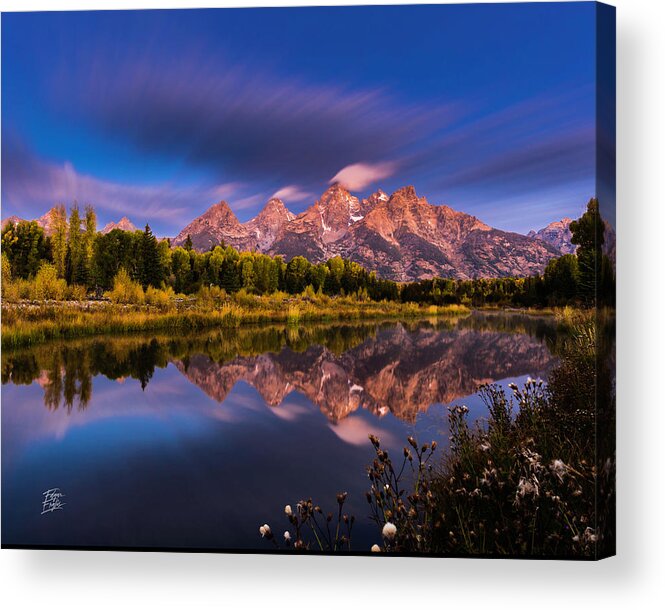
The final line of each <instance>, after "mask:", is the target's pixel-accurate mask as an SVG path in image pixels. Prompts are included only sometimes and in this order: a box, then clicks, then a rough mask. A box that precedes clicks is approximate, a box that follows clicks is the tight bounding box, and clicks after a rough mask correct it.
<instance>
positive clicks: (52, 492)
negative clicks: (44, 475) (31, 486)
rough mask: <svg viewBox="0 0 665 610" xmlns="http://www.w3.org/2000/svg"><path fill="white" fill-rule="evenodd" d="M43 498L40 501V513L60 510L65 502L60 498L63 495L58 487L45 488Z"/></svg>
mask: <svg viewBox="0 0 665 610" xmlns="http://www.w3.org/2000/svg"><path fill="white" fill-rule="evenodd" d="M42 495H43V496H44V500H43V501H42V515H43V514H45V513H52V512H53V511H54V510H62V507H63V506H64V505H65V503H64V502H63V501H62V498H64V497H65V494H63V493H62V492H61V491H60V488H59V487H54V488H53V489H47V490H46V491H45V492H44V493H43V494H42Z"/></svg>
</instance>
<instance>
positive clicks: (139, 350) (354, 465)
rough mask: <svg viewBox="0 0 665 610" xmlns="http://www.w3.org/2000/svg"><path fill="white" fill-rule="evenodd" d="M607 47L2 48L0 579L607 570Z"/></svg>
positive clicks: (527, 15) (610, 80)
mask: <svg viewBox="0 0 665 610" xmlns="http://www.w3.org/2000/svg"><path fill="white" fill-rule="evenodd" d="M614 29H615V23H614V9H613V8H612V7H609V6H606V5H601V4H597V3H593V2H579V3H577V2H573V3H526V4H491V5H483V4H477V5H473V4H471V5H431V6H388V7H385V6H384V7H382V6H374V7H346V8H341V7H318V8H317V7H314V8H275V9H258V8H257V9H233V10H231V9H214V10H163V11H143V10H136V11H105V12H94V11H91V12H51V13H45V12H42V13H39V12H37V13H5V14H3V15H2V545H3V546H4V547H9V548H26V547H27V548H44V549H48V548H71V549H121V550H127V551H131V550H168V551H210V552H254V553H301V554H316V553H335V554H337V553H339V554H367V555H370V556H371V557H377V558H379V557H387V556H391V555H417V556H424V557H428V556H435V557H446V556H471V557H491V558H500V557H523V558H542V557H548V558H566V559H598V558H602V557H605V556H608V555H611V554H613V553H614V547H615V535H614V514H615V512H614V506H615V497H614V472H615V452H614V404H615V402H614V395H615V392H614V374H613V369H614V302H615V299H614V294H615V289H614V284H615V279H614V278H615V273H614V269H615V259H616V251H615V236H616V222H615V195H614V132H615V129H614V97H615V91H614V89H615V84H614V55H615V44H614ZM379 561H380V559H379Z"/></svg>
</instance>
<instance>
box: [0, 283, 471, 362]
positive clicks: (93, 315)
mask: <svg viewBox="0 0 665 610" xmlns="http://www.w3.org/2000/svg"><path fill="white" fill-rule="evenodd" d="M470 312H471V310H470V309H469V308H468V307H465V306H460V305H450V306H432V305H430V306H420V305H415V304H413V303H395V302H388V301H383V302H372V301H357V300H355V299H352V298H349V297H340V298H325V299H307V298H287V299H282V298H271V297H253V296H248V295H245V296H243V297H242V298H241V299H220V300H200V299H187V300H181V301H179V302H173V303H171V304H169V305H168V306H166V307H159V306H154V305H119V304H112V303H108V302H104V301H66V302H42V303H39V302H34V301H26V302H22V303H16V304H7V303H4V304H3V306H2V348H3V349H13V348H19V347H26V346H30V345H36V344H39V343H43V342H45V341H50V340H52V339H70V338H75V337H85V336H94V335H103V334H109V333H134V332H140V331H147V330H169V331H184V330H201V329H206V328H237V327H239V326H241V325H242V326H245V325H253V324H266V323H274V322H280V323H287V324H293V325H297V324H299V323H300V322H334V321H348V320H381V319H391V318H419V317H423V318H424V317H435V316H463V315H468V314H469V313H470Z"/></svg>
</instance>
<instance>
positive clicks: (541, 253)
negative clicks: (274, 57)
mask: <svg viewBox="0 0 665 610" xmlns="http://www.w3.org/2000/svg"><path fill="white" fill-rule="evenodd" d="M19 220H20V219H19V218H18V217H15V216H12V217H11V218H7V219H5V220H4V221H3V223H2V225H3V227H4V226H5V225H6V224H7V223H8V222H18V221H19ZM36 222H37V224H39V225H40V226H41V227H43V228H44V231H45V232H46V234H47V235H48V234H50V233H51V232H52V228H51V224H52V223H51V211H49V212H47V213H46V214H44V215H43V216H42V217H40V218H38V219H37V221H36ZM570 223H571V219H570V218H563V219H561V220H559V221H555V222H552V223H551V224H549V225H548V226H546V227H544V228H542V229H540V230H539V231H531V232H529V234H527V235H522V234H519V233H513V232H508V231H502V230H499V229H495V228H492V227H490V226H489V225H487V224H485V223H484V222H482V221H481V220H479V219H478V218H476V217H475V216H471V215H469V214H465V213H463V212H459V211H456V210H454V209H452V208H450V207H448V206H446V205H433V204H431V203H429V202H428V201H427V199H426V198H425V197H419V196H418V195H417V193H416V190H415V188H414V187H413V186H406V187H403V188H401V189H398V190H397V191H395V192H394V193H393V194H392V195H388V194H387V193H385V192H384V191H382V190H380V189H379V190H377V191H376V192H375V193H373V194H372V195H370V196H369V197H366V198H363V199H359V198H358V197H355V196H354V195H352V194H351V193H350V192H349V191H348V190H347V189H346V188H344V187H343V186H342V185H341V184H333V185H332V186H330V187H329V188H328V189H327V190H326V191H325V192H324V193H323V194H322V195H321V197H320V198H319V199H318V200H317V201H315V202H314V203H313V204H312V205H311V206H310V207H308V208H307V209H306V210H305V211H303V212H302V213H300V214H297V215H296V214H293V213H292V212H290V211H289V210H288V209H287V208H286V206H285V205H284V202H283V201H282V200H281V199H278V198H275V197H273V198H271V199H270V200H269V201H268V202H267V203H266V205H265V206H264V208H263V209H262V210H261V212H259V214H258V215H257V216H256V217H254V218H252V219H251V220H249V221H247V222H244V223H241V222H240V221H239V220H238V218H237V217H236V216H235V214H234V213H233V211H232V210H231V208H230V206H229V205H228V203H227V202H225V201H220V202H219V203H216V204H214V205H213V206H211V207H210V208H209V209H208V210H206V211H205V212H204V213H203V214H201V215H200V216H198V217H197V218H195V219H194V220H192V222H190V223H189V224H188V225H187V226H185V227H184V228H183V229H182V230H181V231H180V232H179V233H178V235H177V236H176V237H175V238H173V239H172V240H171V243H172V245H173V246H182V245H184V244H185V242H186V241H187V237H188V236H189V238H190V239H191V242H192V246H193V248H194V249H195V250H197V251H201V252H203V251H207V250H210V249H211V248H212V247H214V246H216V245H219V244H222V243H224V244H226V245H231V246H233V247H234V248H236V249H238V250H240V251H256V252H262V253H265V254H270V255H280V256H282V257H284V259H285V260H287V261H288V260H291V259H292V258H293V257H295V256H298V255H300V256H304V257H306V258H307V259H308V260H310V261H311V262H314V263H318V262H323V261H326V260H328V259H330V258H332V257H334V256H343V257H344V258H348V259H351V260H353V261H355V262H358V263H360V264H361V265H362V266H364V267H365V268H366V269H368V270H370V271H376V273H377V275H378V276H379V277H382V278H385V279H391V280H396V281H412V280H419V279H425V278H431V277H452V278H457V279H471V278H478V277H507V276H527V275H533V274H535V273H542V271H543V270H544V268H545V266H546V265H547V263H548V261H549V260H551V259H552V258H554V257H557V256H561V255H562V254H571V253H574V252H575V249H576V246H575V245H574V244H572V243H571V237H572V235H571V232H570V228H569V227H570ZM113 229H122V230H126V231H133V230H136V227H135V226H134V225H133V224H132V222H131V221H130V220H129V219H128V218H127V217H123V218H122V219H120V220H119V221H118V222H117V223H114V222H111V223H109V224H107V225H106V226H105V227H104V228H103V229H102V233H108V232H109V231H111V230H113ZM605 235H606V240H605V241H606V243H605V250H606V252H607V253H608V254H609V255H610V256H611V257H613V254H614V250H615V246H614V244H615V238H614V231H613V230H612V228H611V227H610V226H609V225H606V232H605Z"/></svg>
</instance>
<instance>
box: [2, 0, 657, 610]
mask: <svg viewBox="0 0 665 610" xmlns="http://www.w3.org/2000/svg"><path fill="white" fill-rule="evenodd" d="M323 3H324V4H354V3H353V2H334V1H333V2H323ZM356 3H357V2H356ZM363 3H364V4H388V3H390V2H363ZM402 3H404V2H402ZM298 4H303V5H304V4H312V2H297V1H295V2H294V1H291V2H288V1H287V2H270V1H266V0H259V1H257V0H254V2H252V0H249V1H245V2H242V1H240V2H234V3H228V4H226V6H249V5H261V6H268V5H274V6H279V5H298ZM611 4H614V5H615V6H617V23H618V35H617V56H618V59H617V70H618V85H617V88H618V92H617V94H618V147H617V167H618V196H617V201H618V221H617V225H618V231H617V234H618V281H619V299H618V343H617V352H618V399H619V413H618V456H619V486H618V494H619V524H618V539H619V555H618V556H617V557H615V558H612V559H608V560H605V561H602V562H599V563H576V562H553V561H489V560H484V561H483V560H471V559H466V560H453V559H397V558H393V559H388V558H335V557H313V558H304V557H295V556H294V557H291V556H280V557H270V556H262V555H221V554H220V555H212V554H189V555H187V554H183V555H180V554H169V553H120V552H96V553H93V552H74V551H13V550H3V551H1V552H0V596H1V597H2V600H3V601H4V602H5V605H4V606H3V607H4V608H12V609H14V608H23V607H28V608H47V607H50V608H62V609H63V610H69V609H74V608H95V609H97V608H117V607H122V608H133V607H143V608H153V607H155V608H157V607H177V608H190V607H192V608H193V607H207V606H213V607H216V608H219V607H236V606H240V605H241V604H242V605H243V606H244V605H247V606H249V607H252V606H254V605H256V606H258V605H259V604H261V605H265V606H268V605H269V606H271V607H278V608H279V607H294V606H306V607H308V606H311V607H314V608H328V607H331V608H332V607H334V608H345V607H364V608H370V609H373V608H375V607H379V606H383V607H391V608H393V607H397V606H398V605H403V606H404V607H405V608H409V607H413V608H427V607H442V608H445V607H456V608H469V607H471V608H475V607H485V608H490V609H491V610H494V609H495V608H503V607H511V608H514V607H520V606H526V607H537V608H557V610H559V609H561V608H577V607H584V608H590V607H602V608H626V607H631V606H632V607H634V608H653V607H658V608H663V607H665V605H664V604H665V592H664V586H665V583H664V582H663V581H664V580H665V569H664V566H665V560H664V553H665V536H664V535H663V527H664V521H665V517H664V516H665V504H664V499H665V498H664V495H665V494H664V493H663V489H664V487H665V477H664V476H663V461H664V457H663V451H662V449H663V448H664V445H663V441H662V439H663V432H664V426H665V421H664V418H663V411H664V409H665V404H664V402H665V401H664V398H663V396H664V394H663V391H662V390H661V391H660V392H659V391H658V390H657V384H660V386H661V388H662V384H663V382H664V381H665V371H664V370H663V351H664V350H665V343H664V342H663V339H664V337H663V332H662V331H663V313H662V312H661V310H662V308H663V304H664V303H665V295H664V294H663V291H662V286H663V279H664V278H663V276H664V275H665V269H663V265H662V262H663V257H662V252H663V247H664V246H665V222H663V205H664V203H665V200H664V198H663V191H664V190H665V187H664V185H663V178H665V157H664V155H663V144H664V143H665V133H664V131H665V130H664V129H663V123H664V121H663V113H664V112H665V96H664V95H663V93H664V84H663V81H664V77H663V75H664V74H665V29H664V26H665V2H663V1H662V0H614V2H611ZM187 6H189V7H204V6H206V7H207V6H210V7H212V6H224V3H221V2H207V1H205V0H196V1H195V2H190V3H187V2H184V1H180V2H178V1H175V2H174V1H168V0H152V1H150V0H142V1H138V2H137V1H136V0H115V1H102V0H96V1H95V0H87V1H85V0H84V1H75V0H68V1H60V0H57V1H54V2H46V1H41V2H35V1H31V0H23V1H20V0H18V1H5V0H0V8H1V9H2V10H3V11H5V10H49V9H50V10H53V9H56V8H57V9H94V8H105V9H112V8H177V7H187ZM498 25H499V24H498ZM499 27H500V25H499ZM659 314H660V315H659Z"/></svg>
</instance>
